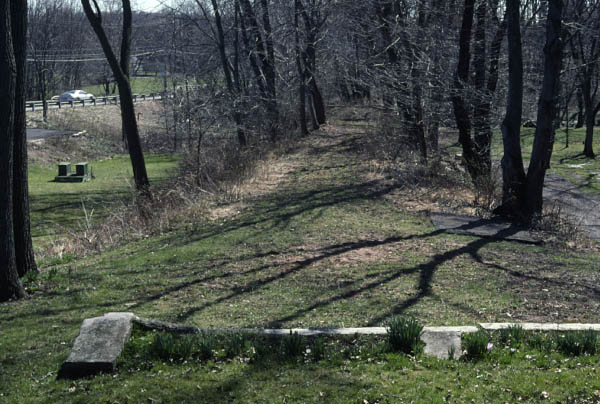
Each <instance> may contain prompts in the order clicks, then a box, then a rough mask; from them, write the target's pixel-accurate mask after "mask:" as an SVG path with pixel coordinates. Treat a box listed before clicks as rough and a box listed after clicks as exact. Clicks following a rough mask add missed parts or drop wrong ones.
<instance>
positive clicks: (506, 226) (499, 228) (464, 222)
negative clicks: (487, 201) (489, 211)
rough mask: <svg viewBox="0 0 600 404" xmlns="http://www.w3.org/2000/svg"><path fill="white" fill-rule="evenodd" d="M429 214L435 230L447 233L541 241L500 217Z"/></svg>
mask: <svg viewBox="0 0 600 404" xmlns="http://www.w3.org/2000/svg"><path fill="white" fill-rule="evenodd" d="M429 216H430V218H431V221H432V222H433V225H434V226H435V228H436V229H437V230H442V231H445V232H447V233H454V234H467V235H472V236H479V237H487V238H493V239H498V240H513V241H520V242H524V243H533V244H539V243H540V242H541V241H540V240H536V239H535V238H534V237H533V236H532V235H531V233H530V232H529V231H528V230H527V229H525V228H523V227H520V226H517V225H514V224H513V223H510V222H507V221H505V220H503V219H500V218H492V219H482V218H480V217H477V216H465V215H456V214H454V213H437V212H433V213H431V214H430V215H429Z"/></svg>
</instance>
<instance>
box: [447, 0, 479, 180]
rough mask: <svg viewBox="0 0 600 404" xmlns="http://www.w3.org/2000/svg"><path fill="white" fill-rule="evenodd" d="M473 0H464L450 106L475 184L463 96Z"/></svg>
mask: <svg viewBox="0 0 600 404" xmlns="http://www.w3.org/2000/svg"><path fill="white" fill-rule="evenodd" d="M474 8H475V0H465V3H464V8H463V16H462V24H461V28H460V35H459V40H458V43H459V51H458V65H457V67H456V72H455V73H454V82H453V90H452V107H453V110H454V118H455V120H456V126H457V128H458V141H459V142H460V144H461V146H462V151H463V159H464V160H465V163H466V164H467V171H468V172H469V175H470V176H471V179H472V180H473V182H474V183H475V185H476V186H477V185H478V183H479V170H477V167H476V165H475V164H474V161H475V151H474V149H473V142H472V139H471V130H472V124H471V117H470V115H469V106H468V105H467V98H466V96H465V84H466V83H467V82H468V80H469V65H470V63H471V31H472V28H473V15H474Z"/></svg>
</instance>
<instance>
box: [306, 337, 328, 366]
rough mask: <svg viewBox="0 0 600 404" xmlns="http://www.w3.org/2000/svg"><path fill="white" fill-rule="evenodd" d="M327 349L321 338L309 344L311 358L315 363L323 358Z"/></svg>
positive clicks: (323, 339)
mask: <svg viewBox="0 0 600 404" xmlns="http://www.w3.org/2000/svg"><path fill="white" fill-rule="evenodd" d="M326 350H327V347H326V345H325V338H324V337H322V336H319V337H316V338H315V339H313V341H312V344H311V352H310V353H311V356H312V358H313V359H314V360H315V361H320V360H321V359H323V358H325V353H326Z"/></svg>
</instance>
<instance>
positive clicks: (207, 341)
mask: <svg viewBox="0 0 600 404" xmlns="http://www.w3.org/2000/svg"><path fill="white" fill-rule="evenodd" d="M216 346H217V340H216V339H215V336H214V335H213V334H210V333H202V334H199V335H197V336H196V355H197V356H198V359H200V360H207V359H211V358H212V357H213V354H214V352H213V351H214V350H215V348H216Z"/></svg>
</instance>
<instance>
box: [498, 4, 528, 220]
mask: <svg viewBox="0 0 600 404" xmlns="http://www.w3.org/2000/svg"><path fill="white" fill-rule="evenodd" d="M519 7H520V1H519V0H507V2H506V9H507V10H506V12H507V16H506V18H507V38H508V95H507V100H506V116H505V118H504V120H503V121H502V126H501V129H502V143H503V146H504V156H503V157H502V181H503V184H502V205H501V206H500V207H499V208H498V209H496V213H499V214H502V215H506V216H515V215H516V216H520V215H521V212H522V202H523V199H524V195H525V186H526V178H525V170H524V168H523V157H522V154H521V117H522V114H523V51H522V46H521V26H520V16H519V14H520V11H519Z"/></svg>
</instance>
